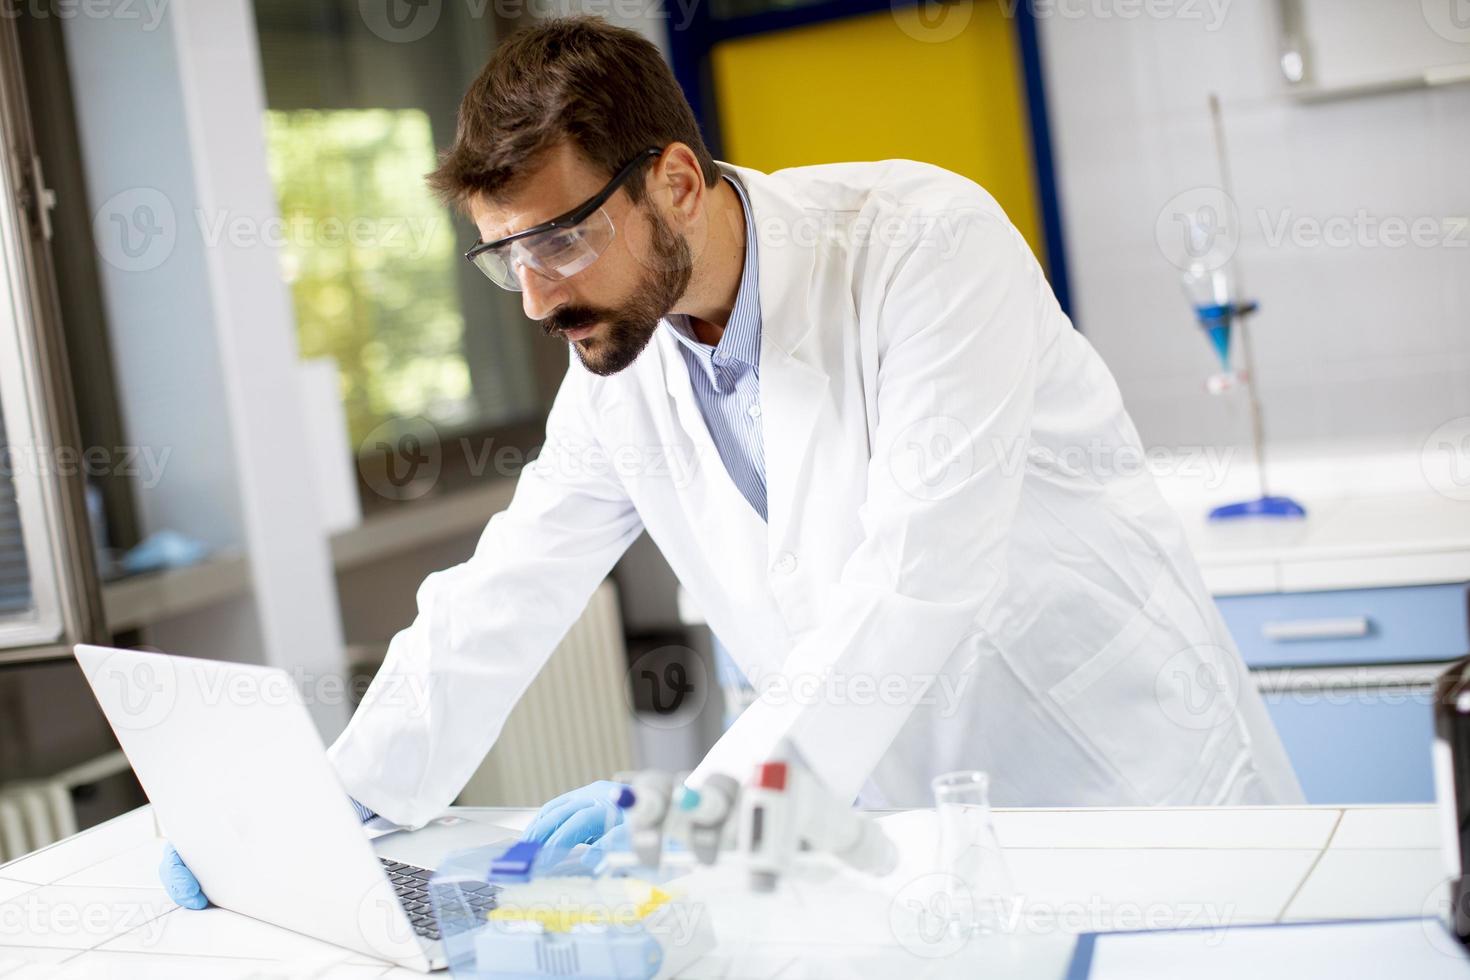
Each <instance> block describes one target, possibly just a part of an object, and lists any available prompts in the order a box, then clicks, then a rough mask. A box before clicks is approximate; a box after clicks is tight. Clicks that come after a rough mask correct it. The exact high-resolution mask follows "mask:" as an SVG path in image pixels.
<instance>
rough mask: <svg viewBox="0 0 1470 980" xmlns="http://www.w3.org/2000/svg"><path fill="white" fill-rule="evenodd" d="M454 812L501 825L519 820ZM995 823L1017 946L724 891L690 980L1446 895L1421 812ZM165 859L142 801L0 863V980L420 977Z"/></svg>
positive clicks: (869, 966)
mask: <svg viewBox="0 0 1470 980" xmlns="http://www.w3.org/2000/svg"><path fill="white" fill-rule="evenodd" d="M456 813H458V814H460V815H463V816H465V817H468V818H469V819H471V820H472V821H478V822H482V823H487V824H488V823H495V824H499V825H503V826H512V827H514V826H520V825H523V824H524V821H525V820H526V819H527V818H528V817H529V813H528V812H526V811H505V810H469V809H464V810H457V811H456ZM931 820H932V814H929V813H926V812H924V811H914V812H911V813H903V814H895V815H891V816H888V817H885V818H884V821H885V825H886V826H887V827H888V828H889V829H890V833H891V834H892V835H893V836H894V837H895V839H897V840H898V841H899V843H900V849H901V851H902V852H903V854H904V866H903V867H901V868H900V869H899V871H898V872H896V873H895V874H894V875H893V876H890V879H889V880H888V881H886V882H885V883H884V887H886V888H889V889H891V890H892V891H894V892H896V893H897V894H898V895H900V896H901V895H902V894H903V892H904V889H905V888H906V887H907V886H908V883H910V882H912V881H914V880H916V878H917V877H921V876H923V875H924V874H925V873H926V872H927V871H928V868H927V867H926V864H927V858H928V854H929V853H930V847H931V846H932V845H931V843H930V841H929V840H928V839H927V838H928V835H929V833H930V830H931V827H930V824H929V821H931ZM996 827H997V833H998V835H999V837H1000V839H1001V842H1002V844H1003V845H1004V847H1005V852H1006V857H1007V860H1008V862H1009V863H1010V866H1011V871H1012V874H1013V876H1014V877H1015V879H1016V884H1017V887H1018V888H1019V889H1020V890H1021V892H1022V893H1023V896H1024V901H1023V908H1022V910H1021V911H1022V913H1023V914H1022V915H1021V916H1019V917H1018V919H1017V922H1018V926H1017V928H1016V931H1015V933H1014V934H1013V935H1007V936H999V937H987V938H985V939H982V940H978V941H976V942H974V943H971V944H970V946H968V947H966V948H965V949H963V950H959V951H952V950H948V949H942V950H922V949H920V950H910V949H904V948H902V947H900V946H899V945H898V944H897V943H895V942H894V941H893V938H892V936H891V935H883V934H881V930H872V929H863V930H861V934H859V935H854V934H853V930H854V929H856V928H858V926H859V924H858V923H856V922H853V921H844V922H836V921H832V920H833V919H834V918H836V917H833V916H822V915H820V914H819V911H820V910H817V909H812V908H807V909H805V910H804V911H802V912H800V913H798V914H795V915H791V914H787V913H786V912H782V913H781V914H779V915H776V914H772V915H770V916H758V917H755V918H751V917H743V918H742V917H738V916H733V915H730V914H722V911H721V909H720V908H719V901H720V898H719V896H720V895H721V894H725V895H727V896H728V894H729V893H730V892H731V891H732V890H731V889H727V888H724V887H723V886H719V887H709V888H707V891H706V894H707V895H708V896H709V898H710V909H711V913H712V915H713V922H714V923H715V927H716V929H717V931H718V933H719V936H720V941H721V946H720V948H719V949H718V950H716V952H715V953H713V954H711V955H710V956H708V957H706V958H705V960H704V961H702V962H701V963H700V964H699V965H698V966H697V967H696V969H695V970H694V971H693V974H692V975H694V976H700V977H704V976H709V977H724V976H745V975H750V973H752V972H757V971H759V972H760V973H762V974H764V975H778V974H779V975H780V976H782V977H791V976H798V977H800V976H820V975H827V976H830V975H833V973H834V972H839V973H842V974H844V975H845V974H846V972H847V971H843V970H838V971H834V969H833V967H834V964H833V962H832V960H833V959H842V960H847V961H849V965H848V970H850V971H851V972H852V973H853V974H854V975H856V974H859V973H861V974H862V975H876V974H883V975H894V974H899V975H902V976H904V977H906V978H915V977H929V976H950V975H975V972H974V971H976V970H979V969H988V970H989V971H991V972H990V973H989V975H993V976H1007V977H1047V978H1059V977H1062V976H1063V975H1064V974H1065V970H1066V966H1067V963H1068V961H1069V959H1070V956H1071V952H1072V947H1073V938H1072V935H1073V934H1074V933H1075V932H1077V931H1079V930H1088V929H1097V928H1104V929H1105V928H1109V927H1118V928H1145V927H1148V926H1155V927H1157V926H1167V925H1203V926H1215V925H1219V924H1222V923H1223V924H1229V925H1239V924H1246V923H1262V922H1287V921H1300V920H1310V919H1320V918H1353V917H1378V916H1419V915H1424V914H1433V913H1435V912H1437V911H1439V910H1440V909H1441V908H1443V905H1444V900H1445V899H1444V895H1443V892H1442V885H1443V883H1444V882H1445V880H1446V868H1445V864H1444V860H1443V858H1442V856H1441V851H1440V848H1439V836H1438V835H1439V828H1438V825H1437V817H1436V813H1435V811H1434V809H1433V808H1432V807H1427V806H1400V807H1362V808H1336V807H1294V808H1270V807H1259V808H1230V809H1224V808H1218V809H1207V808H1182V809H1155V810H1145V809H1131V810H1130V809H1093V810H1003V811H997V813H996ZM161 847H162V842H161V841H160V840H159V839H158V838H157V836H156V832H155V828H154V822H153V819H152V816H151V813H150V812H149V810H148V809H147V808H146V807H145V808H142V809H139V810H135V811H133V812H131V813H128V814H125V815H123V816H121V817H118V818H116V819H115V820H112V821H109V822H107V823H105V824H102V825H100V826H98V827H95V828H92V829H90V830H87V831H84V832H82V833H80V834H77V835H76V836H74V837H71V838H69V839H67V840H65V841H62V842H60V843H58V844H55V845H52V846H51V847H48V848H45V849H43V850H41V851H38V852H37V853H35V854H32V855H29V856H27V857H24V858H21V859H20V860H18V861H13V862H11V863H9V864H4V865H0V977H7V978H10V977H15V976H24V977H51V976H56V977H108V978H114V977H120V978H127V977H135V976H136V977H140V978H144V977H146V978H149V980H155V978H162V980H167V978H170V977H181V978H184V977H186V978H191V980H192V978H196V977H238V978H244V977H255V978H265V977H271V978H282V980H284V978H306V977H312V978H321V980H355V978H367V977H384V978H388V977H412V976H416V975H417V974H414V973H411V972H409V971H406V970H402V969H398V968H390V967H387V966H385V965H384V964H382V963H379V962H376V961H374V960H371V959H368V958H366V957H364V956H361V955H359V954H355V953H351V952H349V951H345V950H342V949H338V948H337V947H334V946H330V945H327V944H325V943H321V942H318V941H316V940H314V939H309V938H307V937H304V936H300V935H297V934H295V933H291V932H288V931H286V930H283V929H279V928H276V927H274V926H270V925H266V924H264V923H261V922H257V921H255V920H252V919H248V918H245V917H244V916H240V915H236V914H234V913H232V912H227V911H224V910H222V909H217V908H211V909H208V910H206V911H203V912H189V911H184V910H180V909H178V908H176V907H175V906H173V904H172V903H171V902H169V900H168V899H167V898H166V897H165V895H164V893H163V891H162V889H161V888H160V887H159V885H158V881H157V877H156V869H157V865H158V860H159V855H160V850H161ZM289 877H290V876H289V871H288V870H287V869H282V878H283V880H289ZM694 890H695V889H693V888H692V887H691V891H694ZM880 911H881V910H880ZM803 916H805V918H803ZM880 917H881V916H880ZM758 920H764V921H758ZM937 953H944V954H945V955H933V954H937ZM823 966H825V967H826V969H825V970H823V969H820V968H821V967H823ZM12 970H19V972H18V973H14V972H8V971H12Z"/></svg>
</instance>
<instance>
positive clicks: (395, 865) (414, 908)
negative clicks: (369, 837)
mask: <svg viewBox="0 0 1470 980" xmlns="http://www.w3.org/2000/svg"><path fill="white" fill-rule="evenodd" d="M378 861H379V863H381V864H382V865H383V870H384V871H385V872H387V874H388V880H389V881H391V882H392V883H393V891H394V892H396V893H397V895H398V901H399V904H401V905H402V906H403V911H405V912H407V913H408V921H409V923H411V924H412V925H413V931H414V932H416V933H418V934H419V935H420V936H423V937H424V938H425V939H433V940H437V939H439V938H440V937H439V923H438V922H436V921H435V919H434V903H433V902H432V901H430V900H429V879H430V878H432V877H433V876H434V872H432V871H430V870H429V869H428V868H418V867H414V866H413V865H411V864H404V863H402V862H401V861H390V860H388V859H387V858H381V857H380V858H378ZM457 887H458V888H459V890H460V895H461V896H462V897H463V900H464V901H466V902H467V903H468V904H469V907H470V911H471V912H472V913H473V915H474V917H475V918H477V919H482V918H484V916H485V913H486V912H489V911H490V910H491V909H493V908H494V907H495V892H496V891H497V890H498V889H496V887H495V886H494V885H492V884H490V883H488V882H480V883H471V884H466V883H464V882H459V883H457Z"/></svg>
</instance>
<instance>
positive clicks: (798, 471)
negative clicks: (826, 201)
mask: <svg viewBox="0 0 1470 980" xmlns="http://www.w3.org/2000/svg"><path fill="white" fill-rule="evenodd" d="M720 166H721V168H722V169H723V170H724V171H725V172H726V173H729V174H733V175H734V176H735V177H736V179H738V180H739V181H740V182H741V184H742V186H743V187H744V188H745V192H746V195H747V197H748V198H749V199H750V210H751V215H752V219H753V221H754V223H755V231H756V234H755V239H756V247H757V250H758V252H759V259H760V261H759V268H760V305H761V336H760V347H761V349H760V400H761V420H762V423H763V424H762V429H763V438H764V442H765V456H766V520H767V527H768V529H769V534H768V537H767V540H768V542H769V546H770V551H771V555H772V558H773V559H774V557H775V555H776V553H777V552H779V551H789V550H794V547H795V545H794V540H788V539H794V538H795V528H794V527H793V521H792V517H793V515H794V513H795V511H796V509H797V508H796V507H795V504H796V499H797V495H798V494H799V493H800V492H801V489H802V487H803V486H805V483H806V478H807V477H806V474H805V468H806V466H807V465H808V464H809V462H810V453H809V452H808V446H809V444H810V438H811V433H812V428H813V426H814V425H815V423H816V420H817V415H818V413H819V412H820V410H821V407H822V404H823V401H824V399H825V397H826V393H827V388H828V385H829V379H828V376H827V373H826V371H825V370H823V369H822V367H821V366H820V363H819V361H818V359H817V352H816V351H815V350H814V349H813V345H812V344H811V343H809V341H810V340H814V339H815V338H816V336H817V335H816V334H815V333H813V330H814V328H815V327H816V325H817V323H818V317H828V318H831V317H839V316H842V315H843V313H842V311H840V310H814V309H812V297H813V294H814V291H815V285H816V283H815V282H814V279H815V270H816V269H817V263H818V258H819V256H818V252H819V250H820V248H821V247H822V246H821V242H822V239H821V237H820V236H816V235H809V234H803V232H804V231H806V230H809V229H810V227H812V226H814V225H813V215H812V212H810V211H809V210H808V209H807V208H805V207H804V206H803V205H802V202H801V200H800V199H799V198H797V197H796V196H795V195H794V194H793V193H792V192H791V191H790V190H789V189H787V188H786V187H784V186H782V185H781V184H780V182H778V181H776V180H773V179H772V178H771V177H769V176H768V175H766V174H763V173H761V172H760V171H758V170H750V169H747V168H745V167H735V166H731V165H730V164H726V163H721V164H720Z"/></svg>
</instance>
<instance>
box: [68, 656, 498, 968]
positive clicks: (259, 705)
mask: <svg viewBox="0 0 1470 980" xmlns="http://www.w3.org/2000/svg"><path fill="white" fill-rule="evenodd" d="M75 653H76V658H77V662H78V663H80V664H81V667H82V672H83V673H84V674H85V675H86V677H87V681H88V683H89V684H91V685H92V691H93V693H94V694H95V695H96V697H97V702H98V703H99V704H100V705H101V706H102V710H103V712H104V713H105V714H106V715H107V720H108V722H109V723H110V724H111V725H112V729H113V731H114V732H116V733H117V738H118V742H119V743H120V744H121V745H122V749H123V751H124V752H125V753H126V754H127V757H128V761H129V762H131V763H132V766H133V770H134V772H136V773H137V775H138V780H139V782H141V783H142V784H143V789H144V791H145V792H146V793H147V794H148V799H149V800H150V801H151V802H152V804H153V809H154V812H155V813H156V815H157V817H158V820H159V822H160V824H161V825H162V827H163V830H164V833H165V835H166V836H167V837H168V838H169V840H170V841H171V842H172V843H173V845H174V847H176V848H177V849H178V852H179V855H180V856H181V857H182V858H183V859H184V863H185V864H187V865H188V866H189V869H190V870H191V871H193V872H194V875H195V876H196V877H197V878H198V879H199V883H200V885H201V886H202V887H203V889H204V894H205V895H207V896H209V900H210V901H211V902H213V903H214V904H215V905H218V906H220V907H221V908H226V909H229V910H230V911H232V912H238V913H241V914H243V915H248V916H250V917H252V918H255V919H260V920H262V921H264V922H269V923H272V924H274V925H278V926H282V927H284V928H286V929H290V930H293V931H295V932H299V933H302V934H304V935H307V936H312V937H314V938H316V939H321V940H323V941H325V942H329V943H333V944H335V945H338V946H344V947H346V948H348V949H352V950H356V951H358V952H361V953H366V954H367V955H369V956H373V957H377V958H379V959H384V960H388V961H390V962H392V963H395V964H397V965H400V966H404V967H408V968H410V969H413V970H418V971H420V972H429V971H431V970H437V969H442V968H444V967H445V966H446V965H447V964H446V962H445V958H444V951H443V947H442V944H441V942H440V937H439V933H438V927H437V924H436V921H435V918H434V912H433V908H432V907H431V906H430V904H429V898H428V879H429V876H430V874H431V871H430V870H429V869H427V868H424V867H420V866H417V865H415V864H408V863H405V862H402V861H393V860H389V859H388V858H386V857H380V856H379V855H378V854H377V853H375V851H374V849H373V844H372V843H371V842H370V841H369V839H368V833H367V832H366V831H365V830H364V829H363V828H362V825H361V823H360V821H359V820H358V816H357V813H356V811H354V809H353V807H352V804H351V803H350V802H349V801H348V797H347V793H346V791H345V790H343V788H342V784H341V783H340V782H338V780H337V775H336V773H335V772H334V771H333V770H332V767H331V764H330V763H329V762H328V761H327V753H326V750H325V749H324V747H323V746H322V742H321V738H320V737H319V736H318V734H317V731H316V727H315V726H314V725H313V724H312V721H311V717H310V716H309V715H308V713H307V711H306V707H305V705H304V704H302V701H301V695H300V692H299V691H298V690H297V687H296V685H295V683H294V682H293V681H292V680H291V678H290V676H289V675H288V674H287V673H286V672H285V671H282V670H277V669H275V668H271V667H260V666H255V665H251V664H238V663H226V662H221V661H213V660H196V659H191V658H187V657H175V656H169V655H167V654H161V653H144V652H141V651H136V650H114V649H111V648H108V647H96V646H86V645H80V646H77V647H76V648H75ZM480 901H482V903H483V905H484V909H483V911H488V910H489V909H490V908H491V907H493V903H494V888H493V887H492V886H486V889H485V891H484V893H483V897H482V898H481V899H480ZM477 911H481V910H477Z"/></svg>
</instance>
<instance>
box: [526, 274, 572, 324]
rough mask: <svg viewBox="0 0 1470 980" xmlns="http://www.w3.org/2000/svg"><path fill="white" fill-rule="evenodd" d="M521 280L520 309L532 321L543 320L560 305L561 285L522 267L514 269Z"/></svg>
mask: <svg viewBox="0 0 1470 980" xmlns="http://www.w3.org/2000/svg"><path fill="white" fill-rule="evenodd" d="M516 274H517V275H518V276H520V280H521V308H522V309H523V310H525V311H526V316H528V317H530V318H531V319H532V320H544V319H546V318H547V317H548V316H549V315H550V314H551V313H552V311H554V310H555V309H556V308H557V307H558V306H560V305H561V304H562V289H563V285H562V283H561V282H560V281H558V280H555V279H548V278H546V277H545V276H543V275H541V273H539V272H537V271H536V270H534V269H528V268H526V267H525V266H524V265H522V266H518V267H517V268H516Z"/></svg>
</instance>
